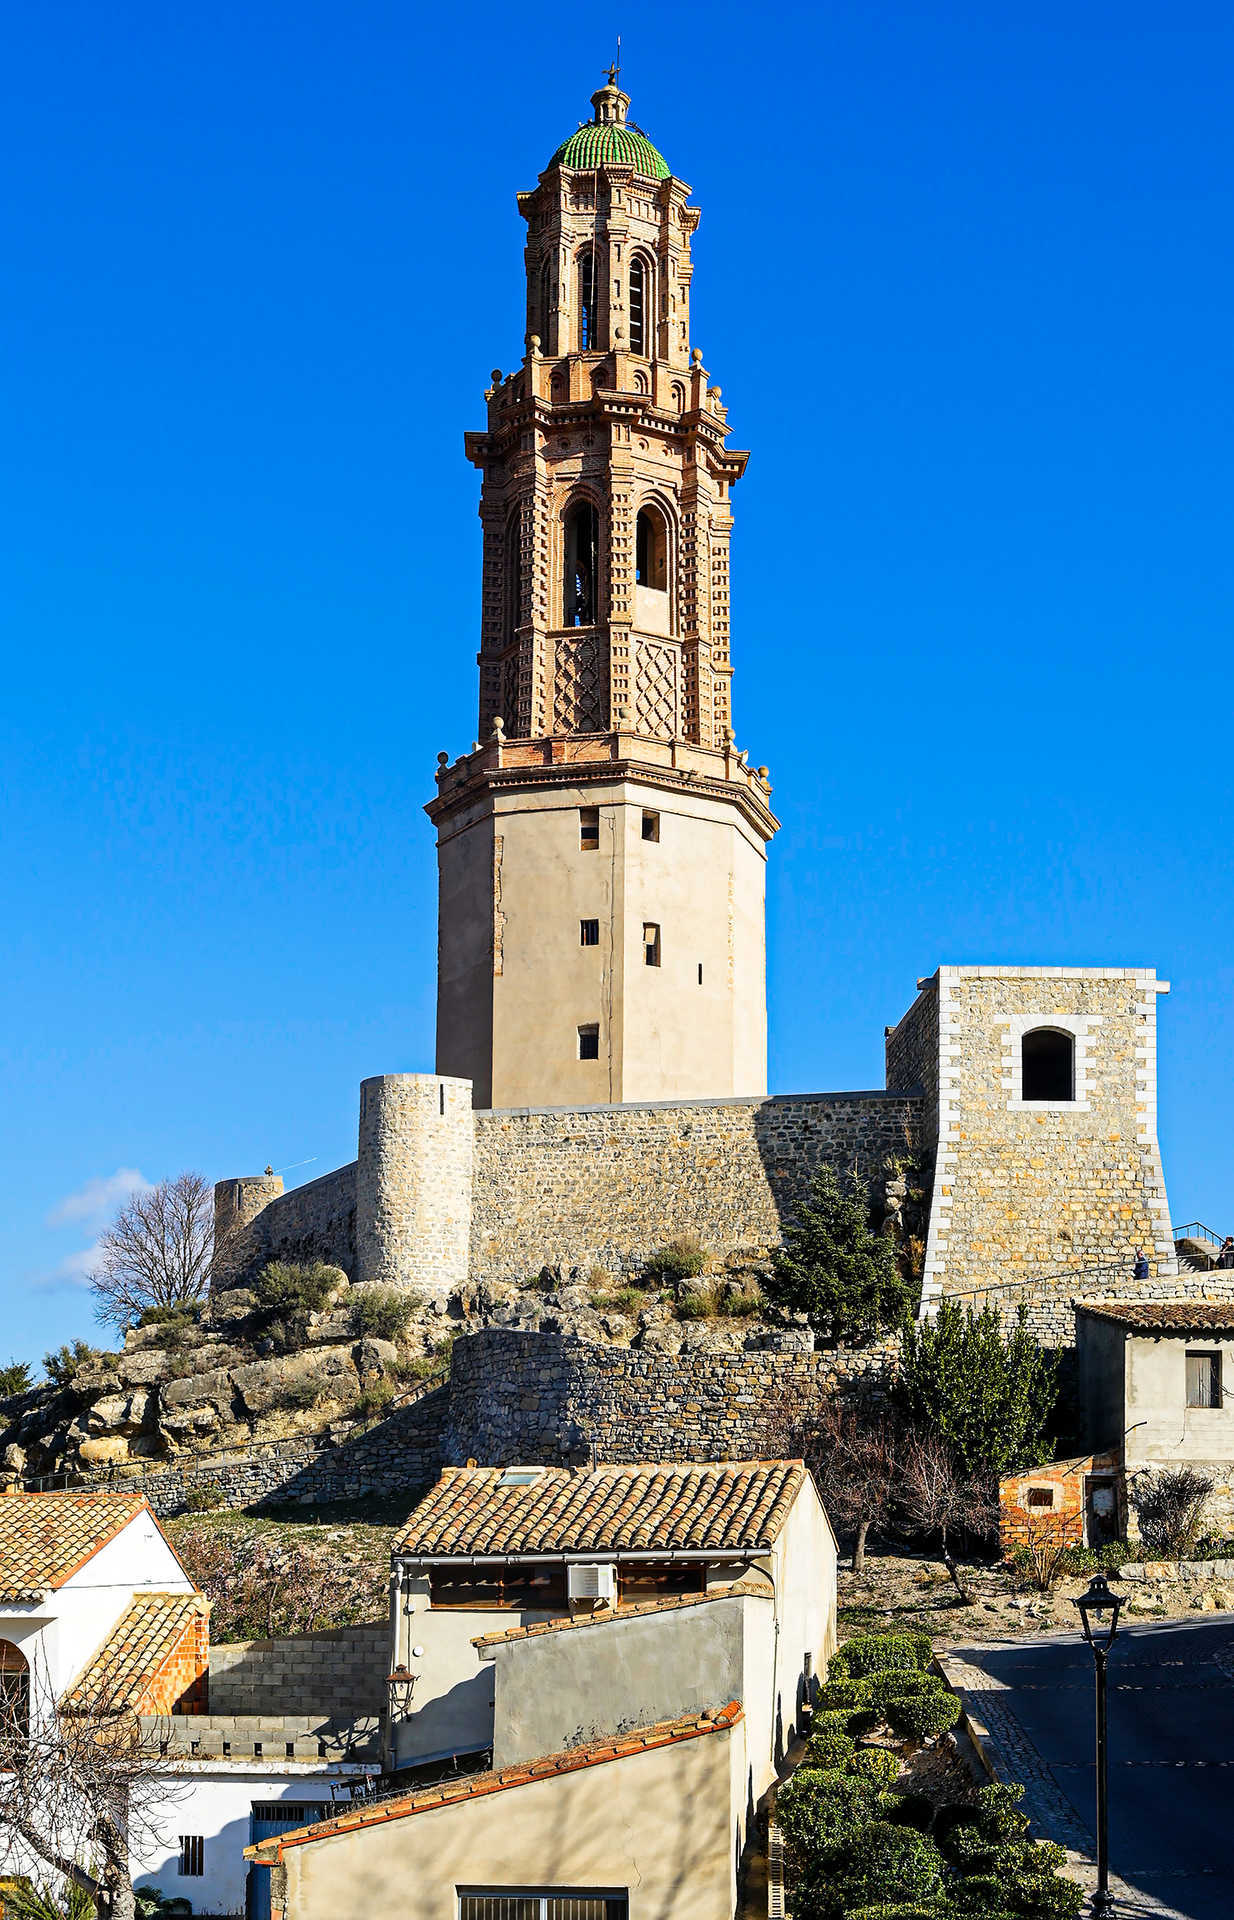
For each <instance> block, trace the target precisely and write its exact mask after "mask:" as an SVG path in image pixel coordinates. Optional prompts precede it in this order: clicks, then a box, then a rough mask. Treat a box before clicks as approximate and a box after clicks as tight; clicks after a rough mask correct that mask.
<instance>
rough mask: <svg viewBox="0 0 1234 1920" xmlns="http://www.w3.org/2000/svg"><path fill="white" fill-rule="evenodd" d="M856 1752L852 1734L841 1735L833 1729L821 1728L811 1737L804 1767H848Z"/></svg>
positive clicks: (826, 1768) (803, 1763)
mask: <svg viewBox="0 0 1234 1920" xmlns="http://www.w3.org/2000/svg"><path fill="white" fill-rule="evenodd" d="M855 1752H856V1742H855V1741H854V1739H853V1736H852V1734H851V1733H840V1732H839V1731H838V1730H836V1729H833V1728H829V1727H827V1728H821V1729H820V1730H819V1731H818V1732H816V1733H812V1734H811V1735H810V1739H809V1742H808V1744H807V1746H806V1751H805V1758H804V1760H803V1761H802V1765H803V1766H806V1767H820V1768H822V1769H824V1770H825V1771H826V1770H829V1769H831V1768H835V1767H840V1768H844V1767H847V1766H848V1765H849V1764H850V1762H851V1761H852V1759H853V1756H854V1754H855Z"/></svg>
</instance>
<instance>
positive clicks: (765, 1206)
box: [471, 1093, 925, 1280]
mask: <svg viewBox="0 0 1234 1920" xmlns="http://www.w3.org/2000/svg"><path fill="white" fill-rule="evenodd" d="M924 1113H925V1103H924V1102H923V1101H922V1100H921V1099H920V1098H918V1097H916V1096H911V1095H905V1094H901V1093H893V1094H886V1093H839V1094H795V1095H781V1096H776V1097H773V1098H770V1099H750V1100H722V1101H683V1102H681V1103H680V1104H672V1105H670V1104H664V1103H661V1102H653V1103H649V1104H647V1105H642V1106H618V1107H580V1108H577V1109H570V1108H562V1107H551V1108H540V1109H535V1108H531V1109H521V1108H520V1109H515V1110H512V1111H510V1112H499V1111H495V1112H487V1113H484V1112H480V1113H477V1114H476V1116H475V1119H476V1146H475V1198H474V1203H473V1209H472V1231H471V1271H472V1276H473V1278H481V1279H491V1280H508V1279H517V1278H521V1277H524V1276H525V1275H527V1274H528V1273H533V1272H537V1271H538V1270H539V1268H540V1267H541V1266H543V1265H544V1264H545V1263H546V1262H547V1263H549V1264H556V1263H557V1262H562V1263H564V1264H565V1265H567V1266H588V1265H590V1264H592V1263H593V1262H595V1263H596V1264H598V1265H600V1266H602V1267H605V1268H607V1269H608V1270H610V1271H612V1272H620V1271H621V1269H622V1267H623V1266H624V1265H625V1264H626V1263H627V1262H628V1261H631V1260H637V1259H639V1258H641V1257H644V1256H645V1255H647V1254H648V1253H650V1252H652V1251H653V1249H654V1248H656V1247H658V1246H661V1245H662V1244H663V1243H664V1241H665V1240H667V1239H670V1238H672V1237H673V1236H674V1235H676V1234H679V1233H687V1232H692V1233H697V1235H698V1236H699V1239H700V1240H701V1241H702V1242H703V1244H704V1246H707V1247H710V1248H712V1249H714V1250H715V1251H717V1252H722V1251H726V1250H728V1249H732V1248H738V1247H748V1248H752V1247H769V1246H775V1245H776V1244H777V1243H778V1242H779V1240H780V1237H781V1230H782V1225H783V1222H784V1220H785V1218H786V1217H787V1216H788V1215H790V1214H791V1212H792V1209H793V1207H794V1205H795V1204H796V1202H797V1200H798V1198H799V1197H800V1196H801V1194H802V1193H803V1192H804V1190H805V1188H806V1186H807V1184H808V1182H809V1179H810V1176H811V1174H812V1173H813V1172H814V1171H815V1169H816V1168H818V1167H820V1166H822V1165H824V1164H826V1165H831V1166H836V1167H841V1168H849V1167H853V1166H856V1167H858V1168H859V1169H860V1170H862V1171H869V1170H872V1169H873V1168H875V1167H876V1166H877V1165H878V1163H879V1161H880V1160H881V1159H882V1158H883V1156H884V1155H886V1154H889V1153H891V1154H894V1153H903V1152H904V1151H905V1150H906V1147H907V1146H909V1145H912V1144H915V1143H916V1142H917V1140H918V1138H919V1136H920V1133H921V1128H922V1121H923V1117H924Z"/></svg>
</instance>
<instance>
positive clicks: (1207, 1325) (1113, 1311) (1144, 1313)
mask: <svg viewBox="0 0 1234 1920" xmlns="http://www.w3.org/2000/svg"><path fill="white" fill-rule="evenodd" d="M1076 1311H1077V1312H1078V1313H1091V1314H1092V1316H1093V1318H1094V1319H1096V1320H1112V1321H1114V1322H1115V1323H1116V1324H1117V1325H1118V1326H1120V1327H1131V1328H1133V1329H1135V1330H1136V1331H1138V1332H1141V1333H1234V1300H1080V1301H1078V1302H1077V1304H1076Z"/></svg>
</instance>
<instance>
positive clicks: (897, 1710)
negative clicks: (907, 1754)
mask: <svg viewBox="0 0 1234 1920" xmlns="http://www.w3.org/2000/svg"><path fill="white" fill-rule="evenodd" d="M883 1712H884V1714H885V1716H886V1720H887V1725H888V1726H889V1727H890V1728H891V1729H892V1731H893V1732H894V1733H898V1734H899V1735H900V1737H901V1739H904V1740H911V1741H912V1743H913V1745H914V1746H918V1747H921V1746H924V1745H925V1743H926V1741H927V1740H937V1738H938V1736H939V1734H940V1733H949V1732H950V1731H951V1729H952V1727H954V1725H955V1723H956V1721H957V1720H958V1719H959V1717H960V1702H959V1700H958V1699H957V1698H956V1696H955V1694H954V1693H952V1692H951V1690H950V1689H949V1688H948V1687H940V1688H939V1690H938V1692H937V1693H917V1694H907V1695H906V1696H905V1697H904V1698H902V1699H897V1700H889V1701H888V1702H887V1704H886V1706H885V1708H884V1709H883Z"/></svg>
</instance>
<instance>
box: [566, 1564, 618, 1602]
mask: <svg viewBox="0 0 1234 1920" xmlns="http://www.w3.org/2000/svg"><path fill="white" fill-rule="evenodd" d="M566 1593H567V1595H568V1596H569V1598H570V1599H571V1600H608V1601H615V1600H616V1598H617V1569H616V1567H615V1566H613V1564H612V1562H611V1561H606V1562H596V1563H594V1564H592V1565H590V1566H573V1567H567V1568H566Z"/></svg>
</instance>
